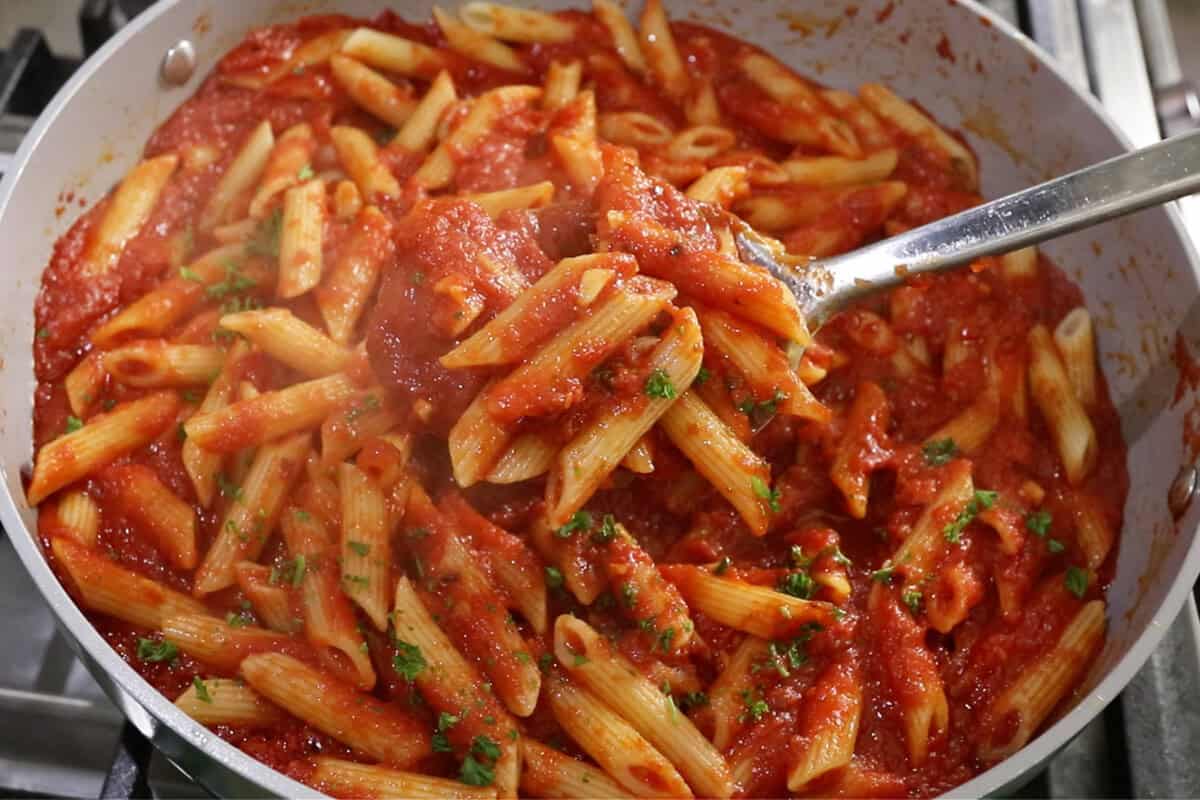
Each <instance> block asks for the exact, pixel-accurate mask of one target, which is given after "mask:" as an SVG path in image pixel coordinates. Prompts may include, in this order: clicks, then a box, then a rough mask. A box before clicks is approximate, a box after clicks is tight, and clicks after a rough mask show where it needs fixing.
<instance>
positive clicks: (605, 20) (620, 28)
mask: <svg viewBox="0 0 1200 800" xmlns="http://www.w3.org/2000/svg"><path fill="white" fill-rule="evenodd" d="M592 14H594V15H595V17H596V19H598V20H600V23H601V24H602V25H603V26H604V27H605V28H607V29H608V35H609V37H610V38H611V39H612V45H613V48H614V49H615V50H616V51H617V55H619V56H620V57H621V60H622V61H624V62H625V66H627V67H629V69H631V70H633V71H634V72H636V73H637V74H639V75H641V74H644V73H645V72H646V70H647V66H646V59H645V57H644V56H643V55H642V48H641V46H640V45H639V44H638V37H637V34H636V33H634V30H633V25H632V24H630V22H629V18H628V17H626V16H625V11H624V10H623V9H622V8H621V7H620V6H618V5H617V4H616V3H614V2H613V0H592Z"/></svg>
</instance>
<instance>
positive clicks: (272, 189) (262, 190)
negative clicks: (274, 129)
mask: <svg viewBox="0 0 1200 800" xmlns="http://www.w3.org/2000/svg"><path fill="white" fill-rule="evenodd" d="M316 149H317V140H316V137H315V136H313V130H312V126H311V125H309V124H308V123H307V122H302V123H300V124H299V125H293V126H292V127H290V128H288V129H287V130H286V131H284V132H283V133H282V134H281V135H280V137H279V138H278V139H277V140H275V145H274V147H272V149H271V155H270V156H269V157H268V158H267V163H266V166H265V167H264V168H263V174H262V178H261V179H260V180H259V181H258V188H257V189H255V191H254V197H253V198H252V199H251V200H250V219H247V220H244V221H243V222H242V223H237V224H241V225H248V226H250V227H249V229H248V230H247V231H246V232H245V234H244V235H240V236H236V237H235V240H237V241H240V240H243V239H246V238H248V237H249V236H250V234H251V233H252V231H253V228H254V225H255V220H261V219H264V218H265V217H266V216H267V215H268V214H269V213H270V211H271V208H272V206H273V205H274V203H273V201H274V200H275V198H276V197H278V196H279V195H280V194H281V193H282V192H285V191H287V190H288V189H290V188H292V187H293V186H295V185H296V184H298V183H300V182H301V177H300V176H301V175H303V174H304V172H305V170H306V169H312V157H313V153H314V152H315V151H316ZM223 227H224V228H229V227H230V226H223ZM221 230H222V228H216V229H214V230H213V235H214V236H218V237H220V235H221V234H220V233H219V231H221Z"/></svg>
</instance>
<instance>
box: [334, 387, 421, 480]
mask: <svg viewBox="0 0 1200 800" xmlns="http://www.w3.org/2000/svg"><path fill="white" fill-rule="evenodd" d="M402 421H403V416H402V415H401V414H400V413H399V412H397V411H395V410H392V409H390V408H385V407H384V402H383V392H382V390H380V389H371V390H368V391H366V392H362V393H360V394H358V395H357V396H355V397H353V398H351V399H350V400H348V401H347V402H346V403H345V404H343V405H342V406H341V407H339V408H337V409H335V410H334V411H333V413H331V414H330V415H329V416H328V417H326V418H325V421H324V422H322V423H321V464H322V466H325V467H333V466H334V465H335V464H340V463H341V462H343V461H345V460H346V459H348V458H350V457H351V456H353V455H354V454H355V453H357V452H358V451H359V449H360V448H361V447H362V446H363V444H364V443H366V442H367V441H368V440H369V439H370V438H371V437H373V436H379V435H381V434H384V433H387V432H388V431H389V430H391V429H392V428H394V427H396V425H398V424H400V423H401V422H402Z"/></svg>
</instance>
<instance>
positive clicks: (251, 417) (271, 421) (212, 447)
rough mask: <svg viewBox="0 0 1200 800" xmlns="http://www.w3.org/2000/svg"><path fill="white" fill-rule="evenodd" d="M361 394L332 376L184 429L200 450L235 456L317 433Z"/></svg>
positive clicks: (209, 415)
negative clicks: (294, 436) (291, 436)
mask: <svg viewBox="0 0 1200 800" xmlns="http://www.w3.org/2000/svg"><path fill="white" fill-rule="evenodd" d="M356 391H357V389H356V387H355V386H354V383H353V382H352V381H351V380H350V379H349V378H348V377H346V376H345V375H342V374H339V375H330V376H328V377H326V378H317V379H316V380H311V381H307V382H305V383H296V384H292V385H291V386H288V387H287V388H284V389H279V390H276V391H271V392H264V393H262V394H260V395H258V396H257V397H252V398H249V399H246V400H239V401H238V402H236V403H232V404H230V405H228V406H225V407H224V408H221V409H218V410H216V411H212V412H205V413H201V414H196V415H195V416H193V417H192V418H191V419H189V420H188V421H187V422H186V423H184V426H183V427H184V430H185V431H186V433H187V436H188V439H190V440H193V441H195V443H196V445H197V446H199V447H201V448H203V449H205V450H209V451H212V452H214V453H232V452H235V451H237V450H241V449H243V448H246V447H251V446H253V445H258V444H263V443H264V442H268V441H271V440H272V439H278V438H279V437H281V436H286V435H287V434H289V433H294V432H296V431H307V430H309V429H312V428H315V427H316V426H317V425H319V424H320V423H321V421H322V420H324V419H325V418H326V417H327V416H329V414H330V412H332V411H333V410H334V409H335V408H337V407H338V406H339V405H340V404H341V403H342V402H344V401H345V400H348V399H349V398H350V397H352V396H353V395H354V394H355V392H356Z"/></svg>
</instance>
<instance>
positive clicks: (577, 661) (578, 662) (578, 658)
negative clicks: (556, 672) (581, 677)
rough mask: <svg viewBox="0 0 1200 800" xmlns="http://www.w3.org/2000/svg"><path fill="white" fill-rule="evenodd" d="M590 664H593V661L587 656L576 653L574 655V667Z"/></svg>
mask: <svg viewBox="0 0 1200 800" xmlns="http://www.w3.org/2000/svg"><path fill="white" fill-rule="evenodd" d="M588 663H591V660H590V659H589V658H588V657H587V656H585V655H584V654H583V653H574V654H573V659H572V666H576V667H582V666H583V665H584V664H588Z"/></svg>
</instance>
